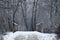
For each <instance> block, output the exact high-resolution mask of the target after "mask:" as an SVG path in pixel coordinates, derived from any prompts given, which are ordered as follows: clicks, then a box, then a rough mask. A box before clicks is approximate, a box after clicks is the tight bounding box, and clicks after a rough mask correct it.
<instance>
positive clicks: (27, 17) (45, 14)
mask: <svg viewBox="0 0 60 40" xmlns="http://www.w3.org/2000/svg"><path fill="white" fill-rule="evenodd" d="M59 24H60V0H0V33H4V32H8V31H13V32H14V31H36V30H37V31H41V32H48V33H54V32H55V30H56V28H57V27H58V25H59Z"/></svg>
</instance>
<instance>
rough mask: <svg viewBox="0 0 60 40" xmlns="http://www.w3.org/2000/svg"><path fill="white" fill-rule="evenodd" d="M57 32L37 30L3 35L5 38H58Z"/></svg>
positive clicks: (28, 39)
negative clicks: (49, 32)
mask: <svg viewBox="0 0 60 40" xmlns="http://www.w3.org/2000/svg"><path fill="white" fill-rule="evenodd" d="M56 36H57V35H56V34H54V33H51V34H48V33H40V32H37V31H17V32H15V33H13V32H10V33H8V34H7V35H5V36H3V37H4V40H57V38H56Z"/></svg>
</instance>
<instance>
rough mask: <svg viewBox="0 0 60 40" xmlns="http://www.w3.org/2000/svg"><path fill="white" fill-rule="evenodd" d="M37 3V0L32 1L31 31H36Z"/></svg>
mask: <svg viewBox="0 0 60 40" xmlns="http://www.w3.org/2000/svg"><path fill="white" fill-rule="evenodd" d="M37 2H38V0H34V2H33V10H32V18H31V28H32V31H34V30H36V14H37Z"/></svg>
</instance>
